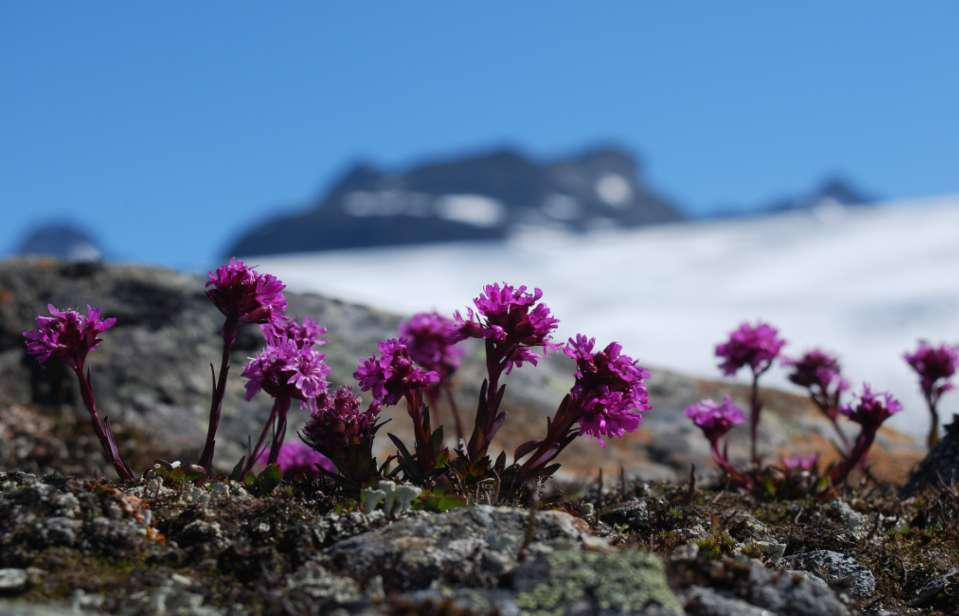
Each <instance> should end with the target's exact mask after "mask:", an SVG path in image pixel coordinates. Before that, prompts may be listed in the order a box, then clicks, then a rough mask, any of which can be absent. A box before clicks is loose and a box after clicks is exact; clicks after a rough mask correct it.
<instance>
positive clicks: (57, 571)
mask: <svg viewBox="0 0 959 616" xmlns="http://www.w3.org/2000/svg"><path fill="white" fill-rule="evenodd" d="M33 566H34V567H36V568H39V569H41V570H43V571H44V572H45V573H44V574H43V575H41V576H40V577H39V580H38V583H36V584H34V585H32V586H31V588H30V591H29V592H28V593H27V594H26V595H24V598H25V599H30V600H34V599H47V600H49V599H67V598H69V597H71V596H72V595H73V593H74V592H75V591H76V590H77V589H82V590H84V591H86V592H89V593H115V592H116V591H117V590H118V589H121V588H128V587H129V586H130V585H131V584H132V583H134V582H133V576H134V575H135V574H136V573H138V572H141V571H143V570H144V569H146V568H147V562H146V556H145V555H130V556H127V557H124V558H106V557H99V556H92V555H90V554H84V553H81V552H78V551H76V550H73V549H69V548H62V547H58V548H50V549H47V550H44V551H43V552H41V553H40V554H39V555H38V556H37V558H36V560H35V561H34V563H33Z"/></svg>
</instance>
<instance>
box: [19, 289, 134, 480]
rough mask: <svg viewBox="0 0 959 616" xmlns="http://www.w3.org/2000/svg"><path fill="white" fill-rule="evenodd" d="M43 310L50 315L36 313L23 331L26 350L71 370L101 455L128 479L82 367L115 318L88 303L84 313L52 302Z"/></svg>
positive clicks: (130, 473)
mask: <svg viewBox="0 0 959 616" xmlns="http://www.w3.org/2000/svg"><path fill="white" fill-rule="evenodd" d="M47 310H48V311H49V312H50V316H44V315H40V316H38V317H37V319H36V324H37V327H36V329H34V330H30V331H25V332H23V337H24V338H25V340H26V346H27V352H28V353H30V354H31V355H33V356H34V357H35V358H36V359H37V361H39V362H40V363H41V364H44V363H46V362H48V361H50V359H51V358H56V359H58V360H60V361H62V362H63V363H64V364H66V365H67V366H69V367H70V369H72V370H73V372H74V374H75V375H76V377H77V382H78V383H79V384H80V395H81V397H82V398H83V404H84V406H86V408H87V413H88V414H89V415H90V423H91V424H92V425H93V431H94V433H95V434H96V435H97V440H99V442H100V448H101V450H102V451H103V456H104V458H106V460H107V461H108V462H109V463H110V464H112V465H113V468H114V469H115V470H116V472H117V474H118V475H119V476H120V477H121V478H123V479H132V478H133V471H132V470H131V469H130V467H129V466H128V465H127V463H126V462H125V461H124V460H123V456H122V455H121V454H120V448H119V446H118V445H117V442H116V438H115V437H114V436H113V431H112V430H111V429H110V420H109V419H108V418H107V417H101V416H100V411H99V409H98V408H97V401H96V396H95V395H94V393H93V382H92V380H91V378H90V370H89V368H87V367H86V361H87V355H88V354H89V353H90V351H92V350H93V349H94V348H95V347H96V346H97V345H98V344H100V343H101V342H102V341H103V340H102V339H101V338H100V334H102V333H103V332H105V331H107V330H108V329H110V328H111V327H113V326H114V325H115V324H116V322H117V320H116V319H115V318H112V317H111V318H108V319H104V318H102V316H101V312H100V310H99V309H98V308H93V307H91V306H87V312H86V314H80V313H79V312H77V311H76V310H60V309H58V308H57V307H56V306H54V305H53V304H50V305H48V306H47Z"/></svg>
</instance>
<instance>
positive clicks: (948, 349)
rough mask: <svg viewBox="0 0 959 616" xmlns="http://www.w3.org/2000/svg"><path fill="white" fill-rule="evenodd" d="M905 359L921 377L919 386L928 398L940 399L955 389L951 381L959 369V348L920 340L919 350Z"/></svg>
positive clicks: (907, 354)
mask: <svg viewBox="0 0 959 616" xmlns="http://www.w3.org/2000/svg"><path fill="white" fill-rule="evenodd" d="M903 357H904V358H905V360H906V363H908V364H909V366H910V367H912V369H913V370H915V371H916V374H918V375H919V385H920V387H921V388H922V391H923V393H924V394H925V395H926V396H929V397H939V396H941V395H942V394H944V393H946V392H947V391H951V390H952V389H953V387H954V385H953V384H952V383H951V382H949V379H951V378H952V377H953V376H954V375H955V374H956V369H957V367H959V347H955V346H953V345H951V344H940V345H938V346H935V345H932V344H929V343H928V342H926V341H925V340H920V341H919V348H917V349H916V350H915V351H913V352H912V353H906V354H905V355H904V356H903Z"/></svg>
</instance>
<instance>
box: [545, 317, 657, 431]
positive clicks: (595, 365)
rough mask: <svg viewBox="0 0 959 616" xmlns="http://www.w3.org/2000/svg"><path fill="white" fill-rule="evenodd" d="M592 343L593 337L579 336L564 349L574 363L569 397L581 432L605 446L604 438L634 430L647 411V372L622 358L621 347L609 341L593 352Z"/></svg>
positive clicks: (628, 358) (625, 356) (593, 342)
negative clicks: (574, 408) (574, 376)
mask: <svg viewBox="0 0 959 616" xmlns="http://www.w3.org/2000/svg"><path fill="white" fill-rule="evenodd" d="M595 344H596V339H595V338H587V337H586V336H584V335H583V334H578V335H577V336H576V337H575V338H570V340H569V342H568V343H567V344H566V346H565V347H563V350H564V352H565V353H566V355H568V356H569V357H570V358H572V359H573V360H575V361H576V381H575V383H574V384H573V388H572V389H571V390H570V397H571V398H572V400H573V401H574V402H575V406H576V408H577V409H578V412H579V425H580V430H581V431H582V432H583V434H589V435H591V436H594V437H596V438H597V439H599V441H600V443H602V444H603V445H604V446H605V441H603V437H611V438H621V437H622V436H624V435H625V434H626V433H627V432H633V431H635V430H636V428H637V427H638V426H639V423H640V421H642V418H643V416H642V413H643V412H644V411H648V410H650V408H651V407H650V405H649V391H648V390H647V388H646V379H648V378H649V372H648V371H647V370H645V369H644V368H641V367H639V366H638V365H637V364H636V361H635V360H634V359H633V358H632V357H630V356H629V355H625V354H624V353H623V352H622V350H623V348H622V345H620V344H618V343H616V342H611V343H609V344H608V345H607V346H606V348H604V349H603V350H602V351H598V352H595V353H594V352H593V346H594V345H595Z"/></svg>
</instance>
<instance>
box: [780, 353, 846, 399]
mask: <svg viewBox="0 0 959 616" xmlns="http://www.w3.org/2000/svg"><path fill="white" fill-rule="evenodd" d="M783 365H785V366H788V367H790V368H792V372H790V374H789V380H790V381H792V382H793V383H795V384H796V385H799V386H800V387H806V388H808V389H817V390H819V391H821V392H826V393H828V392H830V391H831V390H833V389H834V388H838V389H840V390H845V389H847V388H848V387H849V383H848V381H846V379H844V378H843V377H842V371H841V369H840V367H839V360H838V359H836V357H835V356H833V355H831V354H830V353H827V352H826V351H823V350H821V349H812V350H809V351H806V352H805V353H803V355H802V357H800V358H799V359H791V358H786V359H784V360H783Z"/></svg>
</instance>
